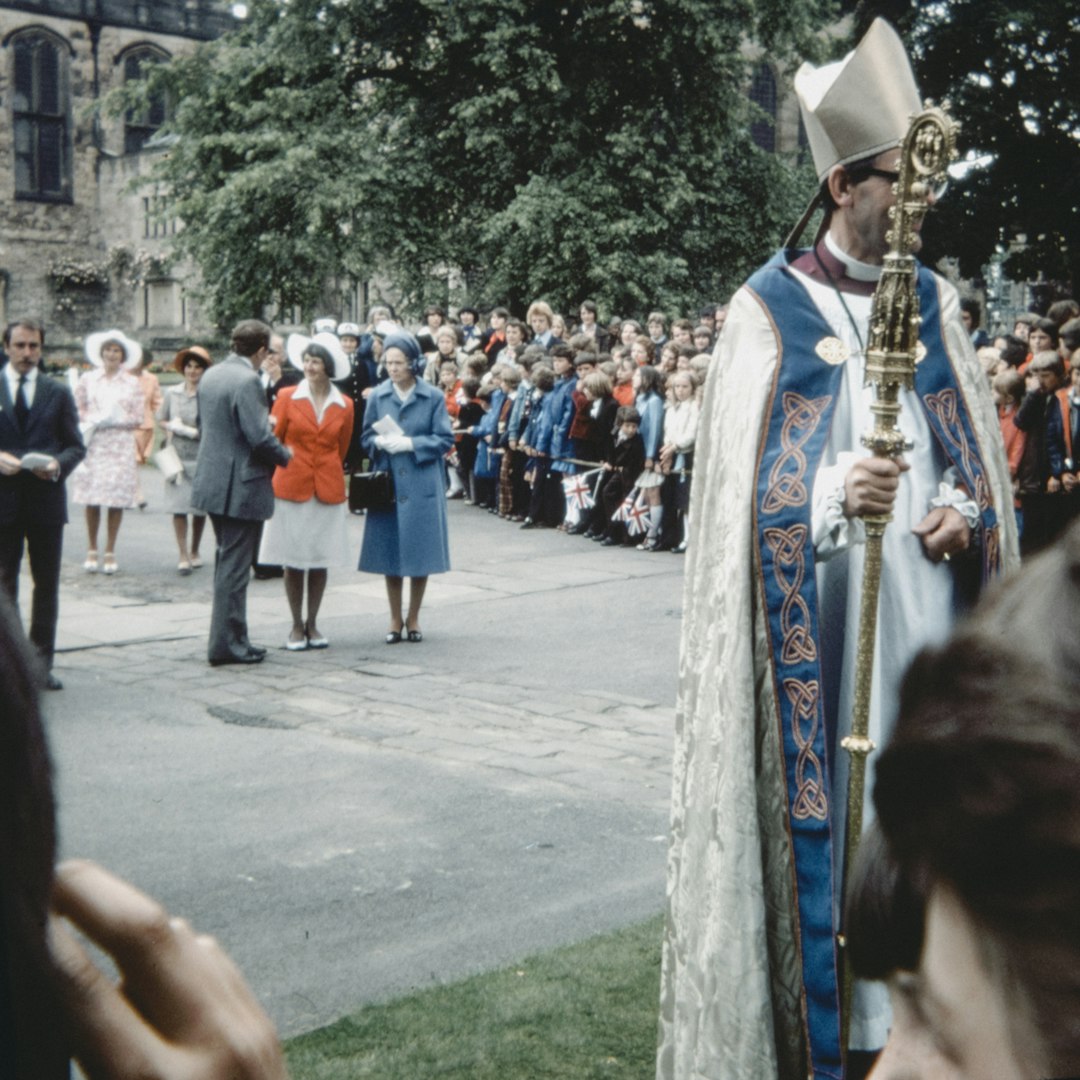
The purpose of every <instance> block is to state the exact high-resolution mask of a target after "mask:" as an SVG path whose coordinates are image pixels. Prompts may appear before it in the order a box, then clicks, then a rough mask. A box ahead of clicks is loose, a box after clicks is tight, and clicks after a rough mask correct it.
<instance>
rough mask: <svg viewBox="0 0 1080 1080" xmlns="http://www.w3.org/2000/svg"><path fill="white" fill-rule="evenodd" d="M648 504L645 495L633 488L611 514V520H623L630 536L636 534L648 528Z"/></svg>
mask: <svg viewBox="0 0 1080 1080" xmlns="http://www.w3.org/2000/svg"><path fill="white" fill-rule="evenodd" d="M648 517H649V504H648V501H647V500H646V498H645V495H644V494H643V493H642V492H641V491H639V490H638V489H637V488H634V490H633V491H631V492H630V494H629V495H627V496H626V498H625V499H623V501H622V502H621V503H620V504H619V508H618V510H616V511H615V513H614V514H612V515H611V520H612V521H625V522H626V531H627V532H628V533H629V534H630V535H631V536H638V535H639V534H640V533H643V532H645V531H646V529H647V528H648V524H647V520H648Z"/></svg>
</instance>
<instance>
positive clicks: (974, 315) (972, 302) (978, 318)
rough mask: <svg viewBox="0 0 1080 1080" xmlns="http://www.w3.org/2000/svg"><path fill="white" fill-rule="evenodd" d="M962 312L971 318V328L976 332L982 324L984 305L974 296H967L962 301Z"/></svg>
mask: <svg viewBox="0 0 1080 1080" xmlns="http://www.w3.org/2000/svg"><path fill="white" fill-rule="evenodd" d="M960 310H961V311H966V312H967V313H968V314H969V315H970V316H971V328H972V330H974V329H975V328H976V327H977V326H978V325H979V324H980V323H981V322H982V304H980V303H979V301H978V300H976V299H975V298H974V297H973V296H965V297H964V299H963V300H961V301H960Z"/></svg>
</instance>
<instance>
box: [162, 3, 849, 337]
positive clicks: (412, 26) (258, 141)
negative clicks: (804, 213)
mask: <svg viewBox="0 0 1080 1080" xmlns="http://www.w3.org/2000/svg"><path fill="white" fill-rule="evenodd" d="M828 4H829V0H719V2H710V0H562V2H561V3H552V2H551V0H288V2H285V0H254V2H253V3H251V4H250V5H249V7H250V10H251V16H250V19H249V21H248V24H247V25H246V26H245V27H244V28H243V29H242V30H240V31H239V32H237V33H236V34H234V35H230V36H229V37H228V38H227V39H223V40H221V41H218V42H215V43H212V44H209V45H207V46H205V47H203V48H201V49H200V50H199V52H198V53H197V54H196V55H195V56H193V57H191V58H187V59H179V60H176V61H174V62H173V63H171V64H169V65H161V66H160V70H157V69H156V70H155V71H153V72H152V73H150V75H149V78H148V82H147V86H148V89H149V92H151V93H153V92H155V90H158V89H160V87H161V85H162V84H164V85H165V86H167V88H168V91H169V93H170V94H171V98H172V100H173V101H176V102H177V103H178V104H177V107H176V109H175V113H174V118H173V120H172V122H171V129H170V130H171V132H172V134H173V135H174V136H175V141H174V143H173V145H172V146H171V149H170V151H169V153H168V155H167V156H166V157H165V158H164V160H163V162H162V164H161V166H160V169H159V171H158V174H157V176H156V180H157V181H158V182H162V183H164V184H165V185H166V186H167V187H168V188H169V190H170V191H171V193H172V196H173V200H174V201H173V206H172V209H173V211H175V212H176V213H178V215H179V216H180V217H181V218H182V219H183V221H184V223H185V228H184V229H183V230H182V232H181V233H180V235H179V237H178V244H179V246H180V248H181V250H182V252H184V253H186V254H189V255H190V256H192V257H193V258H194V259H195V261H196V262H197V264H198V266H199V267H200V269H201V272H202V276H203V279H204V282H205V286H206V292H207V298H208V300H209V302H210V304H211V310H212V311H213V313H214V314H215V316H216V317H217V318H218V319H219V320H220V321H222V322H227V321H228V320H229V319H231V318H233V317H234V316H236V315H238V314H246V313H249V312H250V311H252V310H254V309H257V308H258V307H259V306H261V305H262V304H265V303H271V302H276V303H279V304H282V305H289V304H299V305H302V306H304V307H306V308H310V307H311V306H312V305H313V304H315V303H316V302H317V300H318V298H319V296H320V292H321V289H322V286H323V283H324V281H325V280H326V279H327V277H328V276H333V275H336V274H345V275H351V276H352V277H354V278H355V279H358V280H363V279H366V278H368V277H370V276H371V275H372V273H373V271H376V270H378V271H379V272H380V273H381V274H383V275H385V276H387V277H389V279H390V280H392V281H393V282H394V284H395V285H396V286H397V287H398V288H399V289H402V290H403V291H404V293H405V294H406V295H407V296H408V297H409V298H411V299H412V300H414V301H420V300H424V299H429V298H433V297H434V296H435V295H437V294H436V293H433V291H432V290H433V289H435V288H441V289H442V290H444V291H445V287H446V286H445V271H446V268H447V267H459V268H462V269H463V270H464V272H465V274H466V279H467V283H468V289H469V293H470V299H473V300H475V301H488V302H496V301H501V302H509V303H511V304H513V305H514V306H515V307H518V308H520V306H521V305H522V304H523V303H524V302H526V301H527V300H528V299H531V298H534V297H536V296H544V297H546V298H547V299H549V300H550V301H552V302H554V303H556V304H558V305H560V306H566V305H570V304H573V303H576V302H577V301H578V300H580V299H582V298H584V297H585V296H592V297H594V298H595V299H597V300H598V301H599V302H600V303H601V304H602V305H604V306H605V307H606V308H607V309H609V310H613V311H618V312H624V313H629V312H642V311H644V310H645V309H646V308H647V307H648V306H650V305H654V304H665V305H666V304H670V305H672V306H673V307H684V308H685V307H689V306H691V305H697V304H699V303H701V302H702V301H704V300H707V299H717V298H720V297H722V296H723V295H725V294H726V293H728V292H730V291H731V289H732V288H733V287H734V286H735V285H737V284H738V282H739V281H740V280H741V279H742V277H743V276H744V275H745V274H746V272H747V271H748V270H749V269H750V268H751V267H752V266H753V265H754V264H755V263H756V262H758V261H759V260H760V259H761V257H762V255H763V254H764V253H766V252H767V251H768V250H769V249H770V248H771V247H772V246H774V245H775V244H776V243H777V242H778V240H779V239H780V238H781V236H782V233H783V230H784V228H785V226H787V225H789V224H790V223H791V221H792V220H793V218H794V217H796V216H797V214H798V211H799V209H801V204H802V202H803V201H804V199H805V196H806V191H807V187H806V180H807V178H806V176H805V174H804V173H802V172H800V170H799V169H798V168H797V167H795V165H794V164H793V163H792V162H790V161H784V160H781V159H779V158H778V157H776V156H775V155H772V154H768V153H764V152H762V151H760V150H759V149H758V148H757V147H756V146H755V145H754V144H753V143H752V141H751V139H750V136H749V121H750V117H751V110H752V106H750V104H749V102H748V101H747V96H746V89H747V85H748V81H749V74H748V64H749V61H748V58H747V53H746V51H745V49H744V47H743V46H744V45H745V43H746V41H749V40H753V41H756V42H758V43H759V44H760V46H761V47H763V48H764V49H765V50H766V53H767V55H768V56H769V57H770V58H771V59H773V60H774V61H777V62H782V61H784V59H785V58H787V57H790V56H792V55H793V54H794V53H795V52H796V51H798V52H803V51H805V49H806V48H808V47H809V42H810V40H811V35H812V33H813V32H814V31H816V30H817V29H819V28H820V27H821V26H822V25H824V23H825V22H826V21H827V10H828ZM811 182H812V181H811ZM440 276H441V278H442V284H441V285H439V284H438V280H439V278H440Z"/></svg>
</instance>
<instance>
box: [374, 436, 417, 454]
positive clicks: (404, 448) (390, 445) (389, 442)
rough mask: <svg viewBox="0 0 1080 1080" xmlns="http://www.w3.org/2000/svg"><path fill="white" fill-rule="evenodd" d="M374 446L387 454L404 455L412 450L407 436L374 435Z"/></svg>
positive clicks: (411, 443)
mask: <svg viewBox="0 0 1080 1080" xmlns="http://www.w3.org/2000/svg"><path fill="white" fill-rule="evenodd" d="M375 445H376V446H377V447H378V448H379V449H380V450H385V451H386V452H387V453H388V454H406V453H408V452H409V451H410V450H412V448H413V441H412V439H410V438H409V436H408V435H376V436H375Z"/></svg>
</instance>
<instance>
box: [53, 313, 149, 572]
mask: <svg viewBox="0 0 1080 1080" xmlns="http://www.w3.org/2000/svg"><path fill="white" fill-rule="evenodd" d="M141 355H142V351H141V349H140V348H139V345H138V344H137V343H136V342H134V341H132V340H131V339H130V338H129V337H127V336H126V335H125V334H124V333H123V332H122V331H120V330H102V331H99V332H98V333H96V334H91V335H90V336H89V337H88V338H87V339H86V358H87V360H89V361H90V363H91V364H93V370H92V371H88V372H86V374H85V375H83V376H82V378H81V379H79V383H78V385H77V386H76V387H75V404H76V405H77V406H78V408H79V421H80V426H81V428H82V432H83V439H84V440H85V442H86V457H85V459H84V460H83V463H82V464H81V465H80V466H79V467H78V468H77V469H76V470H75V472H74V473H72V475H71V499H72V501H73V502H75V503H78V504H80V505H81V506H85V507H86V532H87V538H88V539H87V553H86V561H85V562H84V563H83V568H84V569H85V570H86V571H87V572H88V573H91V574H94V573H97V571H98V570H99V569H100V570H101V571H102V573H105V574H115V573H116V570H117V566H116V552H115V549H116V536H117V534H118V533H119V531H120V522H121V521H122V520H123V517H124V511H125V510H126V509H129V508H130V507H132V506H135V505H136V501H137V495H136V492H137V489H138V465H137V462H136V457H135V440H134V439H133V438H132V432H133V431H134V430H135V429H136V428H137V427H138V426H139V425H140V424H141V423H142V419H143V392H142V387H140V385H139V380H138V379H136V378H135V376H134V375H132V374H131V372H132V370H133V369H134V368H135V367H137V366H138V364H139V360H140V357H141ZM103 506H104V507H105V508H106V509H107V510H108V516H107V524H106V533H105V552H104V555H103V557H102V559H101V561H100V562H99V561H98V550H97V546H98V545H97V540H98V529H99V527H100V525H101V508H102V507H103Z"/></svg>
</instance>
